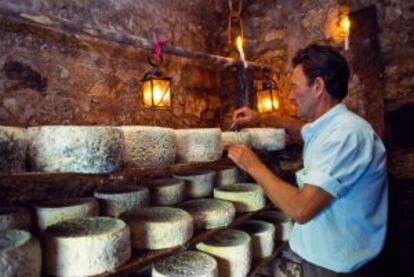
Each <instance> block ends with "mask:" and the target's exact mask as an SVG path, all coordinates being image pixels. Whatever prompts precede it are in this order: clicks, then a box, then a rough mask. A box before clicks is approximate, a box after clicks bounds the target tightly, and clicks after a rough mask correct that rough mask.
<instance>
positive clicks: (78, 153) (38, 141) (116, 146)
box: [29, 126, 123, 173]
mask: <svg viewBox="0 0 414 277" xmlns="http://www.w3.org/2000/svg"><path fill="white" fill-rule="evenodd" d="M29 135H30V137H31V144H30V151H29V152H30V153H29V154H30V155H29V158H30V162H31V166H32V168H33V169H34V170H38V171H46V172H80V173H103V172H112V171H115V170H117V169H119V167H120V166H121V163H122V152H123V141H122V132H121V131H120V130H118V129H116V128H112V127H103V126H42V127H32V128H29Z"/></svg>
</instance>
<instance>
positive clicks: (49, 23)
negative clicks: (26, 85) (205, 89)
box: [0, 3, 271, 70]
mask: <svg viewBox="0 0 414 277" xmlns="http://www.w3.org/2000/svg"><path fill="white" fill-rule="evenodd" d="M0 14H1V15H2V17H3V18H4V19H5V20H6V21H8V22H14V23H16V24H25V25H28V26H31V27H35V28H38V29H42V30H46V31H48V32H53V33H58V34H64V35H69V36H73V37H75V38H77V39H84V37H85V36H87V37H91V38H94V39H97V40H98V41H99V40H101V41H111V42H116V43H120V44H126V45H133V46H135V47H139V48H141V49H143V50H144V51H147V52H151V51H152V48H153V42H152V41H151V40H148V39H145V38H142V37H138V36H134V35H130V34H127V33H120V32H116V31H112V30H109V29H105V28H100V27H97V26H85V25H82V24H79V23H75V22H72V21H70V20H67V19H64V18H59V17H55V16H52V15H45V14H40V13H38V12H36V11H33V10H29V9H27V8H23V7H21V6H19V5H16V4H12V3H0ZM162 50H163V53H166V54H170V55H174V56H179V57H184V58H190V59H196V60H200V61H204V62H208V63H212V64H216V65H220V66H224V67H229V66H234V65H238V64H240V63H241V62H240V61H238V60H235V59H232V58H229V57H222V56H219V55H213V54H207V53H203V52H198V51H192V50H187V49H184V48H182V47H178V46H172V45H162ZM248 67H249V68H251V69H254V70H271V66H270V65H262V64H258V63H254V62H248Z"/></svg>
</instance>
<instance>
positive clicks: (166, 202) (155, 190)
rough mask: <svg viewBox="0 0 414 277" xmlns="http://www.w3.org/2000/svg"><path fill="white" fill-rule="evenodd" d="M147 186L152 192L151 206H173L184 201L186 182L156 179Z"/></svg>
mask: <svg viewBox="0 0 414 277" xmlns="http://www.w3.org/2000/svg"><path fill="white" fill-rule="evenodd" d="M145 185H146V186H147V187H148V188H149V190H150V197H151V205H153V206H171V205H175V204H178V203H181V202H182V201H184V198H185V182H184V180H178V179H156V180H151V181H149V182H148V183H146V184H145Z"/></svg>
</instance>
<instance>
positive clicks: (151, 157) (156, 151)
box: [119, 126, 176, 166]
mask: <svg viewBox="0 0 414 277" xmlns="http://www.w3.org/2000/svg"><path fill="white" fill-rule="evenodd" d="M119 129H120V130H121V131H122V132H123V134H124V144H125V148H124V155H123V156H124V161H125V163H126V164H130V165H134V166H158V165H169V164H173V163H174V161H175V155H176V149H175V148H176V137H175V133H174V130H173V129H169V128H162V127H154V126H121V127H119Z"/></svg>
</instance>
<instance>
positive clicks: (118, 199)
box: [94, 186, 149, 217]
mask: <svg viewBox="0 0 414 277" xmlns="http://www.w3.org/2000/svg"><path fill="white" fill-rule="evenodd" d="M94 197H95V198H97V199H98V200H99V204H100V205H99V207H100V209H101V213H102V214H103V215H107V216H113V217H118V216H119V215H120V214H121V213H123V212H125V211H130V210H133V209H135V208H138V207H145V206H148V204H149V190H148V188H146V187H140V186H135V187H133V186H120V187H109V188H101V189H97V190H96V191H95V193H94Z"/></svg>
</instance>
